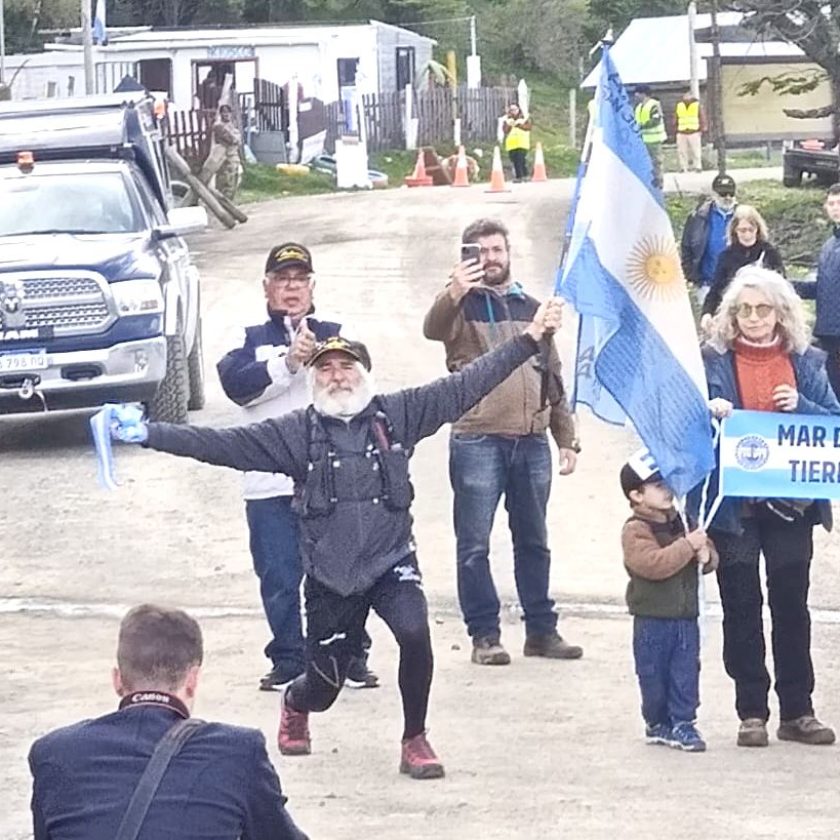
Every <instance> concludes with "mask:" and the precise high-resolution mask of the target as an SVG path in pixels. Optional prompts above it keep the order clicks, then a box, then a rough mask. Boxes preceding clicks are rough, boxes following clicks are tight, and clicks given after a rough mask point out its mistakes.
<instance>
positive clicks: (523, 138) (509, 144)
mask: <svg viewBox="0 0 840 840" xmlns="http://www.w3.org/2000/svg"><path fill="white" fill-rule="evenodd" d="M505 122H506V123H507V124H508V125H509V126H510V131H508V133H507V134H506V135H505V151H506V152H509V151H510V150H511V149H530V148H531V132H530V131H527V130H526V129H524V128H520V126H518V125H517V123H524V122H525V119H524V117H519V118H518V119H516V120H512V119H511V118H510V117H506V118H505Z"/></svg>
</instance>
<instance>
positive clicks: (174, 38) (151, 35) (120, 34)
mask: <svg viewBox="0 0 840 840" xmlns="http://www.w3.org/2000/svg"><path fill="white" fill-rule="evenodd" d="M354 26H356V27H367V26H374V27H377V28H384V29H395V30H398V31H399V32H400V33H404V34H405V35H406V36H411V37H412V38H413V39H416V40H420V41H428V42H429V43H431V44H436V43H437V41H435V40H434V39H433V38H429V37H427V36H426V35H420V34H418V33H417V32H414V31H413V30H411V29H406V28H404V27H401V26H395V25H394V24H390V23H383V22H382V21H378V20H356V21H342V22H338V23H321V22H318V23H293V24H284V25H283V26H277V25H276V24H275V25H268V26H238V27H237V26H226V27H219V28H213V27H205V28H202V29H190V28H158V27H133V28H130V29H129V28H126V29H123V30H113V31H112V30H109V32H108V46H111V47H117V48H119V47H138V48H143V47H145V46H155V47H162V46H163V47H176V46H185V45H187V46H193V45H194V46H196V47H202V46H206V45H228V46H234V45H248V46H250V45H254V46H257V45H271V44H283V43H286V42H289V41H293V42H299V41H300V37H301V36H302V35H304V36H305V37H306V38H307V39H313V38H317V37H318V36H320V37H321V38H327V37H329V33H330V32H331V31H335V30H336V29H348V28H351V27H354ZM69 33H70V34H69V35H65V36H64V37H63V38H58V39H57V40H56V42H55V43H52V44H45V49H48V50H50V49H53V50H55V49H59V50H60V49H67V48H79V49H80V48H81V43H82V37H81V31H80V30H79V29H78V28H75V29H71V30H69ZM99 49H102V47H99ZM105 49H107V47H106V48H105Z"/></svg>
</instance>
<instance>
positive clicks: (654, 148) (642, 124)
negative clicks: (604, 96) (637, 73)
mask: <svg viewBox="0 0 840 840" xmlns="http://www.w3.org/2000/svg"><path fill="white" fill-rule="evenodd" d="M650 94H651V90H650V85H636V89H635V91H634V92H633V95H634V97H635V99H636V110H635V112H634V116H635V118H636V124H637V125H638V126H639V131H640V132H641V134H642V140H644V141H645V147H646V148H647V150H648V153H649V154H650V159H651V162H652V163H653V185H654V186H655V187H658V188H659V189H662V144H663V143H664V142H665V141H666V140H667V139H668V135H667V133H666V132H665V120H664V119H663V118H662V106H661V105H660V104H659V100H657V99H654V98H653V97H652V96H651V95H650Z"/></svg>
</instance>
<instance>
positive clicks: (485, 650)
mask: <svg viewBox="0 0 840 840" xmlns="http://www.w3.org/2000/svg"><path fill="white" fill-rule="evenodd" d="M472 661H473V662H475V664H476V665H510V654H509V653H508V652H507V651H506V650H505V649H504V648H503V647H502V645H501V642H499V637H498V636H476V637H475V638H474V639H473V649H472Z"/></svg>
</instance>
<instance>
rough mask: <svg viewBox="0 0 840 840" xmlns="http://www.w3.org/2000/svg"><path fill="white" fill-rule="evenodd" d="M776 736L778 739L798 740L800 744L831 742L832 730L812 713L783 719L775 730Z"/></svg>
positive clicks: (832, 739) (832, 741)
mask: <svg viewBox="0 0 840 840" xmlns="http://www.w3.org/2000/svg"><path fill="white" fill-rule="evenodd" d="M776 737H777V738H778V739H779V740H780V741H798V742H799V743H800V744H833V743H834V730H833V729H832V728H831V727H830V726H826V725H825V724H824V723H820V722H819V721H818V720H817V719H816V718H815V717H814V716H813V715H802V717H798V718H794V719H793V720H783V721H782V722H781V723H780V724H779V728H778V729H777V730H776Z"/></svg>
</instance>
